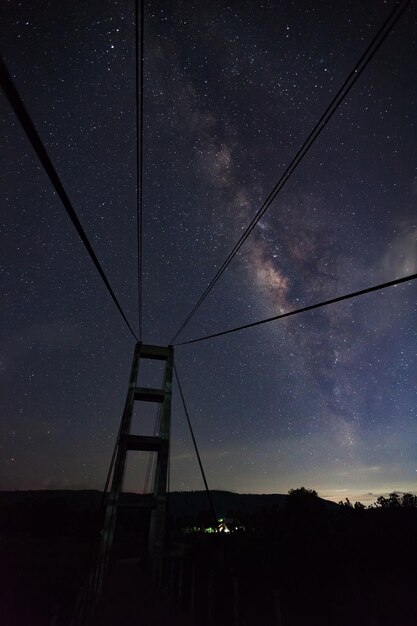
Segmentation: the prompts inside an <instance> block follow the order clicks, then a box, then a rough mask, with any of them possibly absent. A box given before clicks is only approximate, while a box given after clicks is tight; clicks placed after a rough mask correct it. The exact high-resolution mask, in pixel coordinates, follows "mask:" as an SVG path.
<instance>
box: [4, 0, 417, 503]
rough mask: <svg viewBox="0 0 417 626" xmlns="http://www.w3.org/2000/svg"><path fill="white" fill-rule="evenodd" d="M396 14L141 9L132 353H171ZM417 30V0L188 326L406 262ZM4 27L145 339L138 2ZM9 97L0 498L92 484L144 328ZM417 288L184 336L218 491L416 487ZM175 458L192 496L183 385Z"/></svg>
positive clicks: (100, 475)
mask: <svg viewBox="0 0 417 626" xmlns="http://www.w3.org/2000/svg"><path fill="white" fill-rule="evenodd" d="M392 6H393V3H392V2H391V1H390V2H383V1H380V0H363V1H361V2H355V1H353V0H351V1H349V0H343V1H334V2H332V1H330V0H323V1H322V2H300V1H298V2H296V1H294V2H290V1H289V0H288V1H287V0H282V1H281V0H279V1H278V0H277V1H275V2H271V1H268V0H266V1H265V2H255V1H254V0H251V1H249V0H246V1H245V0H243V1H242V0H239V1H237V0H236V1H234V2H223V1H220V0H214V2H192V1H191V0H190V1H189V2H186V1H185V0H183V1H181V0H173V1H172V2H163V1H162V0H157V1H152V2H147V4H146V6H145V59H144V65H145V76H144V83H145V89H144V120H145V124H144V204H143V212H144V214H143V215H144V230H143V238H144V239H143V258H144V283H143V293H144V301H143V316H144V319H143V328H144V341H146V342H148V343H156V344H160V345H165V344H167V343H168V342H169V341H170V339H171V338H172V336H173V335H174V333H175V331H176V330H177V329H178V327H179V326H180V324H181V323H182V321H183V320H184V318H185V317H186V315H187V314H188V313H189V311H190V309H191V308H192V306H193V305H194V304H195V302H196V300H197V299H198V298H199V296H200V295H201V293H202V291H203V290H204V288H205V287H206V285H207V283H208V282H209V281H210V279H211V278H212V277H213V275H214V273H215V271H216V268H217V267H219V266H220V265H221V263H222V262H223V261H224V259H225V257H226V256H227V254H228V253H229V251H230V250H231V248H232V247H233V245H234V244H235V242H236V240H237V239H238V237H239V236H240V234H241V232H242V231H243V229H244V228H245V227H246V225H247V224H248V222H249V220H250V219H251V218H252V216H253V215H254V214H255V213H256V211H257V210H258V209H259V207H260V206H261V204H262V202H263V201H264V200H265V198H266V196H267V195H268V194H269V192H270V191H271V189H272V188H273V186H274V185H275V183H276V182H277V180H278V179H279V177H280V175H281V174H282V172H283V170H284V169H285V167H286V166H287V165H288V163H289V162H290V160H291V158H292V157H293V156H294V154H295V153H296V152H297V150H298V148H299V147H300V146H301V145H302V143H303V141H304V140H305V138H306V137H307V135H308V133H309V132H310V130H311V129H312V127H313V126H314V124H315V123H316V121H317V120H318V119H319V117H320V115H321V114H322V112H323V111H324V109H325V108H326V106H327V105H328V104H329V102H330V100H331V98H332V96H333V95H334V94H335V93H336V91H337V90H338V89H339V87H340V86H341V84H342V83H343V81H344V79H345V78H346V76H347V75H348V73H349V72H350V70H351V69H352V67H353V65H354V64H355V62H356V61H357V60H358V59H359V57H360V55H361V54H362V52H363V51H364V50H365V48H366V46H367V45H368V43H369V41H370V40H371V38H372V37H373V35H374V34H375V33H376V31H377V29H378V28H379V27H380V25H381V24H382V22H383V21H384V19H385V17H386V16H387V14H388V12H389V11H390V9H391V7H392ZM416 27H417V3H416V2H412V3H411V6H410V7H409V8H408V9H407V12H406V13H405V15H404V16H403V18H402V19H401V20H400V22H399V23H398V25H397V26H396V27H395V29H394V31H393V32H392V33H391V34H390V35H389V37H388V38H387V39H386V41H385V42H384V44H383V46H382V47H381V49H380V50H379V51H378V53H377V54H376V56H375V58H374V59H373V60H372V61H371V63H370V64H369V66H368V67H367V69H366V70H365V72H364V74H363V75H362V76H361V77H360V79H359V80H358V82H357V83H356V85H355V86H354V88H353V89H352V91H351V93H350V94H349V96H348V97H347V99H346V101H345V102H344V103H343V104H342V105H341V107H340V108H339V109H338V111H337V112H336V114H335V115H334V117H333V118H332V120H331V121H330V123H329V124H328V125H327V127H326V128H325V130H324V131H323V132H322V133H321V135H320V137H319V139H318V140H317V142H316V143H315V144H314V146H313V148H312V149H311V150H310V152H309V153H308V156H307V157H306V158H305V159H304V160H303V162H302V164H301V165H300V166H299V167H298V169H297V170H296V172H295V173H294V175H293V176H292V177H291V179H290V181H289V182H288V183H287V185H286V186H285V188H284V190H283V192H282V193H281V194H279V196H278V197H277V199H276V200H275V201H274V203H273V205H272V206H271V208H270V209H269V211H268V212H267V213H266V215H265V217H264V218H263V219H262V220H261V221H260V222H259V224H258V225H257V227H256V228H255V230H254V231H253V233H252V235H251V236H250V238H249V239H248V241H247V242H246V244H245V245H244V247H243V248H242V250H241V252H240V253H239V254H238V255H237V256H236V257H235V259H234V260H233V262H232V263H231V265H230V266H229V269H228V270H227V271H226V273H225V274H224V275H223V277H222V278H221V280H220V281H219V282H218V284H217V285H216V287H215V289H214V290H213V291H212V292H211V294H210V296H209V297H208V298H207V300H206V301H205V302H204V304H203V305H202V307H201V308H200V309H199V311H198V312H197V314H196V315H195V317H194V318H193V320H192V322H191V323H190V324H189V325H188V326H187V327H186V329H185V330H184V332H183V333H182V334H181V337H180V339H181V340H185V339H191V338H194V337H197V336H201V335H204V334H209V333H213V332H216V331H221V330H223V329H226V328H229V327H231V326H236V325H239V324H244V323H248V322H252V321H256V320H258V319H261V318H263V317H267V316H272V315H276V314H278V313H280V312H284V311H289V310H291V309H294V308H300V307H302V306H305V305H307V304H312V303H315V302H319V301H320V300H325V299H329V298H332V297H336V296H338V295H342V294H344V293H348V292H350V291H355V290H359V289H363V288H366V287H368V286H371V285H374V284H378V283H383V282H386V281H390V280H394V279H395V278H397V277H401V276H404V275H407V274H411V273H414V272H417V254H416V252H417V250H416V235H417V223H416V214H417V212H416V201H417V167H416V166H417V141H416V138H417V132H416V131H417V129H416V105H417V81H416V72H417V54H416V38H417V28H416ZM0 38H1V51H2V54H3V56H4V58H5V60H6V63H7V66H8V68H9V70H10V72H11V74H12V75H13V78H14V80H15V84H16V86H17V88H18V89H19V92H20V94H21V96H22V99H23V100H24V102H25V104H26V106H27V108H28V110H29V112H30V114H31V116H32V119H33V121H34V123H35V125H36V127H37V130H38V132H39V134H40V135H41V137H42V139H43V141H44V143H45V146H46V148H47V150H48V152H49V155H50V157H51V159H52V161H53V163H54V165H55V167H56V169H57V171H58V172H59V175H60V177H61V180H62V182H63V184H64V186H65V188H66V191H67V193H68V195H69V197H70V198H71V201H72V203H73V206H74V207H75V209H76V211H77V213H78V216H79V218H80V220H81V222H82V224H83V226H84V228H85V230H86V232H87V235H88V237H89V239H90V241H91V242H92V244H93V246H94V249H95V251H96V253H97V256H98V257H99V259H100V262H101V263H102V265H103V267H104V269H105V271H106V273H107V275H108V277H109V280H110V282H111V284H112V286H113V288H114V290H115V292H116V294H117V296H118V298H119V300H120V302H121V304H122V306H123V308H124V310H125V312H126V314H127V316H128V318H129V320H130V321H131V323H132V325H134V326H135V328H137V238H136V212H137V209H136V143H135V142H136V134H135V133H136V126H135V124H136V110H135V30H134V2H133V1H132V2H128V1H127V0H124V1H119V2H117V1H115V0H100V1H98V0H95V1H89V2H81V1H80V0H71V1H70V0H65V1H64V0H62V1H60V2H52V1H50V0H39V1H37V2H33V1H24V2H18V1H16V0H13V1H9V2H7V1H6V0H3V1H2V3H1V7H0ZM0 110H1V127H2V130H1V137H2V148H1V171H2V173H4V174H5V176H4V177H3V179H2V190H1V198H2V210H1V229H2V234H1V242H2V243H1V247H0V254H1V268H0V272H1V273H0V277H1V293H2V304H3V306H2V313H1V325H0V327H1V330H0V334H1V341H0V345H1V348H0V351H1V354H0V357H1V364H0V368H1V369H0V381H1V440H0V443H1V455H0V476H1V479H0V488H2V489H61V488H70V489H78V488H98V489H102V488H103V486H104V481H105V477H106V472H107V468H108V465H109V462H110V457H111V453H112V449H113V445H114V441H115V437H116V432H117V429H118V426H119V422H120V417H121V413H122V409H123V405H124V400H125V394H126V390H127V382H128V376H129V369H130V364H131V358H132V353H133V348H134V339H133V338H132V336H131V335H130V334H129V331H128V329H127V328H126V326H125V325H124V322H123V320H122V318H121V316H120V314H119V312H118V311H117V309H116V307H115V305H114V303H113V302H112V300H111V299H110V297H109V295H108V293H107V291H106V290H105V287H104V285H103V283H102V281H101V279H100V277H99V276H98V274H97V272H96V270H95V268H94V266H93V264H92V262H91V260H90V258H89V257H88V255H87V253H86V250H85V248H84V247H83V245H82V243H81V241H80V239H79V237H78V235H77V233H76V232H75V229H74V228H73V226H72V224H71V223H70V220H69V219H68V216H67V214H66V213H65V210H64V208H63V206H62V204H61V202H60V200H59V199H58V197H57V195H56V194H55V192H54V190H53V188H52V185H51V183H50V181H49V179H48V178H47V176H46V174H45V172H44V170H43V168H42V167H41V165H40V163H39V161H38V159H37V157H36V155H35V154H34V151H33V149H32V147H31V146H30V144H29V142H28V140H27V138H26V136H25V135H24V133H23V131H22V129H21V126H20V124H19V122H18V121H17V119H16V117H15V114H14V113H13V111H12V110H11V107H10V106H9V104H8V102H7V100H6V98H5V97H4V95H2V96H1V99H0ZM416 294H417V285H416V284H415V282H413V283H404V284H402V285H400V286H397V287H391V288H389V289H387V290H385V291H383V292H376V293H373V294H369V295H365V296H362V297H360V298H357V299H355V300H350V301H347V302H342V303H339V304H335V305H331V306H329V307H326V308H322V309H319V310H316V311H312V312H307V313H304V314H300V315H297V316H294V317H291V318H289V319H287V320H282V321H276V322H272V323H269V324H266V325H263V326H260V327H258V328H255V329H251V330H244V331H242V332H239V333H235V334H232V335H230V336H225V337H220V338H217V339H213V340H210V341H206V342H201V343H198V344H192V345H189V346H179V347H177V348H176V349H175V350H176V351H175V358H176V363H177V367H178V371H179V374H180V377H181V379H182V384H183V388H184V393H185V397H186V400H187V403H188V408H189V411H190V414H191V417H192V420H193V425H194V428H195V434H196V437H197V441H198V442H199V445H200V451H201V455H202V459H203V463H204V465H205V469H206V473H207V479H208V482H209V485H210V487H212V488H215V489H228V490H232V491H238V492H244V493H248V492H252V493H269V492H274V493H277V492H278V493H285V492H286V491H287V490H288V489H290V488H295V487H299V486H301V485H304V486H305V487H309V488H314V489H316V490H317V491H318V492H319V495H321V496H323V497H327V498H330V499H334V500H336V501H338V500H341V499H344V498H345V497H349V498H351V499H354V500H355V499H360V500H362V501H364V502H366V501H371V500H373V499H374V498H375V496H376V495H380V494H386V493H388V492H390V491H393V490H399V491H414V492H416V478H417V474H416V472H417V454H416V453H417V449H416V441H417V416H416V408H415V407H416V398H415V381H416V375H415V374H416V369H417V368H416V366H417V363H416V350H415V347H416V310H415V303H416ZM145 374H146V376H147V377H148V379H149V382H153V380H151V379H153V377H154V375H155V376H156V375H157V372H153V371H152V372H147V373H145ZM144 382H146V380H145V381H144ZM137 407H138V408H139V405H138V404H137ZM151 417H152V416H151V415H149V414H148V412H147V411H146V412H145V416H144V418H143V421H144V424H145V426H144V428H145V427H146V428H145V431H146V429H147V430H148V431H149V432H150V431H151V430H152V426H151ZM138 419H139V418H138V416H137V415H135V420H134V422H135V424H138V423H139V421H138ZM171 450H172V460H171V477H170V487H171V489H182V490H183V489H184V490H190V489H201V488H202V486H203V483H202V480H201V477H200V474H199V471H198V466H197V462H196V459H195V455H194V452H193V448H192V443H191V439H190V436H189V433H188V430H187V426H186V422H185V417H184V414H183V411H182V408H181V405H180V402H179V397H178V392H177V389H176V388H174V398H173V413H172V446H171ZM133 465H134V464H132V466H131V467H130V469H129V476H128V478H127V482H126V488H128V489H132V490H133V489H135V490H139V491H140V490H141V489H142V488H143V471H142V470H141V472H139V473H138V474H140V475H138V476H137V480H134V472H133V469H132V468H133ZM142 465H143V464H142ZM142 469H143V468H142Z"/></svg>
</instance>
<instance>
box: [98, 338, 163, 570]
mask: <svg viewBox="0 0 417 626" xmlns="http://www.w3.org/2000/svg"><path fill="white" fill-rule="evenodd" d="M143 359H152V360H156V361H165V368H164V378H163V384H162V388H160V389H154V388H149V387H142V386H140V384H139V381H138V378H139V379H140V362H141V360H143ZM173 363H174V350H173V348H172V346H153V345H147V344H143V343H137V344H136V345H135V350H134V354H133V362H132V368H131V372H130V379H129V388H128V391H127V396H126V402H125V406H124V411H123V415H122V419H121V423H120V429H119V434H118V438H117V443H116V448H115V456H114V465H113V473H112V477H111V488H110V492H109V494H108V498H107V504H106V514H105V521H104V528H103V536H102V558H101V562H102V567H101V570H102V571H101V578H102V577H103V575H104V574H105V571H106V569H107V566H108V560H109V557H110V553H111V550H112V547H113V543H114V539H115V531H116V521H117V513H118V509H119V508H120V507H121V506H125V503H124V502H123V498H121V494H122V491H123V480H124V477H125V470H126V459H127V454H128V452H129V451H145V452H156V453H157V461H156V468H155V474H154V481H153V492H152V493H151V494H146V495H142V496H138V499H137V502H136V503H135V506H139V507H150V508H151V509H152V511H151V519H150V529H149V537H148V554H149V557H150V564H151V567H152V570H153V574H154V577H155V578H156V580H160V578H161V575H162V559H163V547H164V532H165V515H166V492H167V477H168V456H169V439H170V430H171V428H170V427H171V396H172V371H173ZM135 402H156V403H159V404H160V405H161V419H160V426H159V432H158V434H157V435H156V436H148V435H141V434H140V433H132V432H131V425H132V414H133V409H134V404H135ZM139 417H140V411H139ZM109 478H110V477H109ZM127 506H129V505H127Z"/></svg>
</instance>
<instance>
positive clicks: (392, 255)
mask: <svg viewBox="0 0 417 626" xmlns="http://www.w3.org/2000/svg"><path fill="white" fill-rule="evenodd" d="M382 269H383V272H384V276H385V277H386V280H393V279H394V278H396V277H400V276H407V275H408V274H415V273H416V272H417V228H416V226H415V225H413V224H403V225H402V226H401V230H400V232H399V234H398V235H396V237H395V238H394V240H393V241H392V242H391V243H390V244H389V246H388V249H387V251H386V253H385V256H384V257H383V259H382Z"/></svg>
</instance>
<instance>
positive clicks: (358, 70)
mask: <svg viewBox="0 0 417 626" xmlns="http://www.w3.org/2000/svg"><path fill="white" fill-rule="evenodd" d="M410 2H411V0H402V2H397V3H396V4H395V6H394V7H393V9H392V10H391V12H390V13H389V15H388V17H387V19H386V20H385V21H384V23H383V24H382V26H381V28H380V29H379V30H378V32H377V33H376V35H375V36H374V38H373V39H372V41H371V43H370V44H369V46H368V47H367V49H366V50H365V52H364V53H363V54H362V56H361V58H360V59H359V61H358V62H357V63H356V65H355V66H354V68H353V69H352V71H351V72H350V74H349V75H348V77H347V78H346V80H345V81H344V83H343V85H342V86H341V87H340V89H339V90H338V92H337V93H336V95H335V96H334V97H333V99H332V101H331V103H330V104H329V105H328V107H327V108H326V110H325V111H324V113H323V115H322V116H321V117H320V119H319V121H318V122H317V123H316V125H315V126H314V128H313V130H312V131H311V132H310V134H309V136H308V137H307V139H306V140H305V142H304V144H303V145H302V146H301V148H300V149H299V151H298V152H297V154H296V155H295V157H294V158H293V159H292V161H291V163H290V164H289V165H288V167H287V169H286V170H285V171H284V173H283V174H282V176H281V177H280V179H279V180H278V182H277V184H276V185H275V187H274V188H273V189H272V191H271V192H270V193H269V195H268V197H267V198H266V200H265V201H264V203H263V205H262V206H261V208H260V209H259V210H258V211H257V213H256V214H255V216H254V217H253V218H252V220H251V222H250V223H249V224H248V226H247V227H246V229H245V231H244V232H243V233H242V235H241V237H240V239H239V240H238V241H237V243H236V244H235V246H234V247H233V249H232V250H231V252H230V253H229V255H228V256H227V258H226V259H225V261H224V262H223V264H222V265H221V267H220V268H219V269H218V270H217V272H216V274H215V275H214V277H213V278H212V280H211V281H210V283H209V284H208V285H207V287H206V289H205V291H204V292H203V293H202V295H201V296H200V298H199V300H198V301H197V302H196V304H195V305H194V307H193V309H192V310H191V311H190V313H189V314H188V316H187V317H186V318H185V320H184V321H183V323H182V324H181V326H180V328H179V329H178V331H177V332H176V334H175V336H174V337H173V338H172V340H171V342H170V343H172V344H174V342H175V340H176V339H177V337H178V336H179V334H180V333H181V332H182V331H183V330H184V328H185V327H186V326H187V324H188V323H189V322H190V320H191V318H192V317H193V316H194V314H195V313H196V311H197V310H198V309H199V308H200V306H201V304H202V303H203V302H204V300H205V299H206V297H207V296H208V294H209V293H210V292H211V290H212V289H213V287H214V286H215V284H216V283H217V281H218V280H219V278H220V277H221V276H222V274H223V273H224V271H225V270H226V268H227V267H228V265H229V263H230V262H231V261H232V259H233V257H234V256H235V255H236V254H237V252H238V251H239V250H240V248H241V247H242V245H243V244H244V242H245V241H246V239H247V238H248V237H249V235H250V234H251V232H252V231H253V229H254V228H255V226H256V224H257V223H258V222H259V220H260V219H261V218H262V217H263V215H264V214H265V212H266V211H267V210H268V209H269V207H270V206H271V204H272V202H273V201H274V200H275V198H276V196H277V195H278V193H279V192H280V191H281V189H282V188H283V187H284V185H285V184H286V182H287V181H288V179H289V178H290V176H291V174H292V173H293V171H294V170H295V169H296V167H297V166H298V165H299V163H300V162H301V161H302V159H303V158H304V156H305V155H306V154H307V152H308V151H309V149H310V148H311V146H312V145H313V143H314V142H315V141H316V139H317V137H318V136H319V135H320V133H321V132H322V130H323V129H324V128H325V126H326V125H327V123H328V122H329V120H330V119H331V118H332V116H333V115H334V113H335V112H336V110H337V109H338V107H339V106H340V104H341V103H342V102H343V101H344V100H345V98H346V96H347V95H348V93H349V92H350V90H351V89H352V87H353V85H354V84H355V83H356V81H357V80H358V78H359V76H360V75H361V74H362V72H363V71H364V69H365V68H366V67H367V65H368V63H369V62H370V61H371V60H372V58H373V57H374V55H375V54H376V52H377V51H378V49H379V48H380V46H381V45H382V43H383V42H384V41H385V39H386V37H387V36H388V34H389V33H390V31H391V30H392V28H393V27H394V26H395V24H396V23H397V22H398V20H399V19H400V17H401V16H402V14H403V13H404V11H405V9H406V8H407V6H408V5H409V4H410Z"/></svg>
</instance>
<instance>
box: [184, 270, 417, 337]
mask: <svg viewBox="0 0 417 626" xmlns="http://www.w3.org/2000/svg"><path fill="white" fill-rule="evenodd" d="M416 278H417V274H410V275H409V276H403V277H402V278H396V279H395V280H391V281H390V282H388V283H383V284H381V285H374V286H373V287H367V288H366V289H361V290H360V291H354V292H353V293H348V294H345V295H343V296H338V297H337V298H332V299H331V300H325V301H323V302H318V303H316V304H310V305H308V306H305V307H303V308H302V309H296V310H295V311H288V312H287V313H281V314H280V315H274V316H273V317H267V318H266V319H263V320H258V321H257V322H251V323H250V324H243V325H242V326H236V327H235V328H229V330H223V331H221V332H219V333H213V334H212V335H205V336H204V337H197V338H196V339H190V340H189V341H183V342H182V343H176V344H174V345H175V346H186V345H188V344H190V343H197V342H199V341H206V340H207V339H214V338H215V337H222V336H223V335H230V334H231V333H237V332H238V331H240V330H245V329H246V328H253V327H254V326H260V325H261V324H267V323H268V322H273V321H275V320H279V319H283V318H284V317H290V316H291V315H297V314H298V313H305V312H306V311H311V310H313V309H318V308H320V307H323V306H327V305H329V304H334V303H335V302H341V301H342V300H349V299H351V298H357V297H358V296H362V295H364V294H366V293H371V292H372V291H380V290H381V289H386V288H388V287H395V286H396V285H399V284H401V283H406V282H411V281H412V280H415V279H416Z"/></svg>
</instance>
